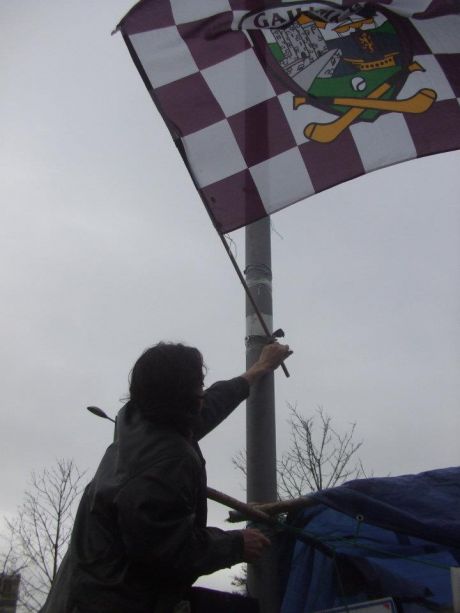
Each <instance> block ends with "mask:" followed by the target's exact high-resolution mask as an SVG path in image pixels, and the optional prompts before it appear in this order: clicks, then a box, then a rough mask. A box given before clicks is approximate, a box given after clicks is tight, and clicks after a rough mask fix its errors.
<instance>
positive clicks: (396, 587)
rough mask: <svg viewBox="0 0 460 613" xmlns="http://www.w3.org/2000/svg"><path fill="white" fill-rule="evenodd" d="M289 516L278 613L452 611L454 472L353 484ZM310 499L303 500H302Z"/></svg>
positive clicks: (459, 541)
mask: <svg viewBox="0 0 460 613" xmlns="http://www.w3.org/2000/svg"><path fill="white" fill-rule="evenodd" d="M313 498H314V499H315V501H316V502H317V504H315V505H314V506H311V507H309V508H306V509H302V510H301V511H300V512H297V514H296V515H295V516H294V517H290V518H289V523H290V526H291V528H292V527H293V528H296V529H297V530H298V533H299V536H300V531H301V533H302V534H301V536H300V538H292V540H291V542H290V543H289V545H288V544H287V542H286V539H283V540H284V541H285V542H284V546H283V547H282V550H283V549H284V551H282V554H281V567H282V568H283V569H284V574H285V578H284V581H283V582H284V586H283V593H284V595H283V601H282V606H281V613H313V612H315V611H324V610H328V609H332V608H335V607H345V609H344V610H347V607H350V606H352V605H353V604H354V603H359V602H363V601H369V600H373V599H380V598H385V597H391V598H393V600H394V603H395V605H396V608H397V610H398V611H401V612H402V613H415V612H418V611H420V612H421V611H431V610H445V609H449V608H450V607H452V589H451V581H450V568H451V567H455V566H460V468H447V469H441V470H433V471H429V472H424V473H421V474H418V475H405V476H401V477H388V478H373V479H359V480H355V481H350V482H349V483H346V484H344V485H342V486H340V487H336V488H332V489H329V490H324V491H322V492H318V493H316V494H315V495H314V496H313ZM309 499H310V500H311V496H309Z"/></svg>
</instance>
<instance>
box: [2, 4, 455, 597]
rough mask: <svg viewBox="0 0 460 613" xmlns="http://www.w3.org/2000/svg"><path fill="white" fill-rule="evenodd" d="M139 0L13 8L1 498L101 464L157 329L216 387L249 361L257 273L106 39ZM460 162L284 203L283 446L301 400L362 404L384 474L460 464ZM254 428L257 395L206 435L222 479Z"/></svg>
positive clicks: (5, 78) (7, 10) (341, 420)
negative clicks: (40, 473)
mask: <svg viewBox="0 0 460 613" xmlns="http://www.w3.org/2000/svg"><path fill="white" fill-rule="evenodd" d="M131 5H132V2H131V0H111V1H110V2H104V3H102V2H98V3H95V2H91V1H90V0H79V2H71V1H70V0H59V1H58V0H41V1H40V2H37V1H36V0H20V1H16V2H10V3H7V2H5V1H3V2H2V3H1V4H0V47H1V53H0V75H1V92H2V93H1V95H0V116H1V118H2V128H1V139H0V173H1V181H0V190H1V208H0V237H1V240H0V253H1V262H2V274H1V283H0V292H1V295H0V309H1V314H2V316H1V320H0V325H1V328H2V330H1V332H2V334H1V338H2V342H1V344H0V368H1V372H2V398H1V403H2V436H1V439H2V445H1V490H2V496H1V498H0V515H3V514H5V513H7V514H9V513H13V512H14V510H15V508H16V505H17V504H19V503H20V501H21V495H22V492H23V490H24V487H25V486H26V483H27V479H28V475H29V473H30V471H31V470H33V469H35V470H40V469H41V468H42V467H44V466H46V465H50V464H52V463H53V462H54V460H55V458H58V457H72V458H74V459H75V461H76V462H77V464H78V465H79V466H80V467H81V468H82V469H83V468H87V469H88V470H89V475H91V473H92V472H93V471H94V470H95V468H96V466H97V463H98V461H99V459H100V457H101V455H102V453H103V451H104V449H105V447H106V445H107V444H108V443H109V442H110V439H111V435H112V433H111V428H110V424H109V423H108V422H105V421H103V420H98V419H96V418H94V417H92V416H90V415H89V414H88V413H87V412H86V411H85V410H84V408H85V407H86V406H87V405H89V404H97V405H99V406H101V407H103V408H105V409H106V410H107V411H108V412H109V413H111V414H114V413H115V412H116V411H117V410H118V409H119V408H120V406H121V402H122V401H121V399H122V397H123V396H124V395H125V394H126V392H127V380H128V373H129V370H130V368H131V366H132V364H133V362H134V360H135V359H136V358H137V356H138V355H139V353H140V352H141V351H142V350H143V349H144V348H145V347H147V346H149V345H151V344H153V343H155V342H157V341H158V340H161V339H167V340H183V341H185V342H188V343H190V344H193V345H197V346H198V347H199V348H200V349H201V350H202V351H203V353H204V356H205V359H206V362H207V364H208V367H209V371H208V376H207V379H208V383H211V382H212V381H213V380H216V379H217V378H222V377H229V376H233V375H235V374H239V373H240V372H242V371H243V368H244V359H245V358H244V343H243V339H244V334H245V330H244V326H245V321H244V295H243V291H242V289H241V288H240V286H239V282H238V280H237V278H236V275H235V274H234V272H233V270H232V268H231V265H230V263H229V262H228V259H227V256H226V255H225V253H224V250H223V248H222V246H221V244H220V241H219V239H218V237H217V236H216V234H215V232H214V230H213V228H212V225H211V223H210V221H209V219H208V217H207V214H206V211H205V210H204V207H203V206H202V205H201V202H200V199H199V197H198V195H197V194H196V193H195V190H194V187H193V185H192V182H191V180H190V178H189V176H188V173H187V171H186V169H185V167H184V166H183V164H182V162H181V160H180V158H179V155H178V153H177V151H176V148H175V146H174V145H173V143H172V141H171V139H170V137H169V133H168V132H167V130H166V128H165V127H164V125H163V124H162V121H161V119H160V117H159V115H158V113H157V111H156V109H155V107H154V106H153V104H152V102H151V100H150V98H149V95H148V94H147V91H146V90H145V87H144V84H143V83H142V81H141V79H140V77H139V76H138V74H137V71H136V69H135V67H134V65H133V63H132V61H131V59H130V57H129V54H128V52H127V50H126V48H125V45H124V43H123V40H122V38H121V36H120V35H115V36H112V37H111V36H110V32H111V30H112V29H113V27H114V26H115V25H116V24H117V22H118V21H119V19H120V18H121V17H122V16H123V15H124V13H125V12H126V11H127V10H128V9H129V8H130V6H131ZM459 162H460V155H459V153H458V152H454V153H449V154H442V155H438V156H432V157H429V158H425V159H423V160H417V161H414V162H408V163H405V164H401V165H398V166H395V167H392V168H388V169H385V170H382V171H378V172H375V173H373V174H371V175H368V176H366V177H363V178H360V179H358V180H355V181H352V182H348V183H346V184H343V185H341V186H338V187H336V188H333V189H331V190H329V191H327V192H324V193H323V194H319V195H316V196H314V197H312V198H310V199H309V200H306V201H304V202H301V203H298V204H296V205H294V206H292V207H290V208H288V209H286V210H284V211H282V212H280V213H278V214H276V215H275V216H273V218H272V221H273V227H274V232H273V237H272V240H273V273H274V312H275V320H274V323H275V326H276V327H280V326H281V327H283V328H284V329H285V331H286V333H287V342H289V343H290V344H291V345H292V347H293V349H294V350H295V354H294V355H293V356H292V358H291V359H290V365H289V368H290V371H291V378H290V379H289V380H287V379H285V378H284V376H283V375H282V373H279V374H277V375H276V380H277V416H278V417H277V419H278V448H279V449H280V450H282V449H283V447H285V446H286V443H287V437H288V431H287V427H286V423H285V420H286V416H287V411H286V403H287V402H290V403H296V402H297V403H298V407H299V408H300V409H301V410H302V411H304V412H305V413H307V414H311V413H312V412H313V411H314V410H315V408H316V407H317V406H318V405H322V406H323V407H324V409H325V410H326V411H327V412H328V413H329V414H330V415H331V416H332V417H333V418H334V421H335V424H336V426H337V427H338V428H344V427H347V425H348V424H349V423H350V422H354V421H356V422H357V437H358V438H362V439H363V440H364V446H363V448H362V453H361V457H362V460H363V463H364V465H365V466H366V467H367V468H368V469H373V470H374V472H375V474H376V475H377V476H378V475H386V474H389V473H391V474H393V475H395V474H402V473H407V472H419V471H422V470H427V469H432V468H439V467H444V466H452V465H457V464H458V463H459V457H460V448H459V444H458V433H459V430H460V411H459V399H460V377H459V370H460V329H459V312H460V309H459V307H460V282H459V279H460V275H459V272H460V241H459V238H460V203H459V196H458V194H459V193H460V173H459V169H460V164H459ZM243 236H244V233H243V232H242V231H238V232H235V233H233V234H232V238H233V239H234V240H235V242H236V247H237V256H238V260H239V262H240V264H241V266H242V267H243V266H244V252H243V241H242V239H243ZM243 446H244V407H241V408H240V409H239V412H238V413H236V414H235V415H233V416H232V417H231V418H230V419H229V420H228V422H226V424H225V425H224V426H223V427H221V429H220V431H216V432H215V433H213V434H212V435H210V436H209V437H208V439H207V440H205V441H204V444H203V451H204V453H205V456H206V458H207V460H208V477H209V484H210V485H211V486H214V487H217V488H219V489H222V490H225V491H226V492H227V493H230V494H233V495H235V496H238V497H240V498H243V497H244V493H243V492H242V490H241V487H240V483H241V480H242V479H241V476H240V475H238V474H237V473H236V472H235V470H234V469H233V467H232V465H231V456H232V455H234V454H235V453H236V452H237V451H238V450H239V449H241V448H242V447H243ZM225 516H226V511H225V510H224V509H222V508H219V507H217V506H213V507H212V509H211V518H212V520H213V521H214V522H222V521H223V519H224V518H225ZM213 581H214V583H213ZM216 581H217V580H213V579H209V580H208V584H209V585H215V584H219V582H218V581H217V583H216Z"/></svg>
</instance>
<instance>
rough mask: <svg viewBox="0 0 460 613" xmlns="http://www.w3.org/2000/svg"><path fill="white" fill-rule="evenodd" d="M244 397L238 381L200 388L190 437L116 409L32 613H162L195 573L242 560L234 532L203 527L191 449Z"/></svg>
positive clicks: (202, 487)
mask: <svg viewBox="0 0 460 613" xmlns="http://www.w3.org/2000/svg"><path fill="white" fill-rule="evenodd" d="M248 393H249V386H248V383H247V381H246V380H245V379H243V378H241V377H237V378H235V379H231V380H230V381H222V382H219V383H216V384H214V385H213V386H212V387H210V388H209V389H208V390H207V392H206V394H205V401H204V406H203V410H202V419H201V422H200V424H199V426H198V427H197V428H196V430H195V438H194V439H191V438H190V437H187V436H184V435H183V434H181V433H180V432H178V431H177V430H175V429H173V428H172V427H169V426H164V425H162V426H158V425H155V424H153V423H150V422H147V421H145V420H144V419H143V418H142V417H141V416H140V414H139V413H138V412H137V411H128V410H127V408H126V407H123V409H121V411H120V413H119V414H118V418H117V438H116V440H115V442H114V443H113V444H112V445H110V447H109V448H108V449H107V451H106V453H105V455H104V457H103V459H102V461H101V463H100V465H99V468H98V470H97V472H96V475H95V476H94V479H93V480H92V481H91V483H90V484H89V485H88V486H87V488H86V489H85V492H84V494H83V497H82V499H81V502H80V505H79V508H78V512H77V515H76V519H75V525H74V529H73V532H72V539H71V543H70V547H69V550H68V552H67V554H66V556H65V558H64V560H63V561H62V564H61V567H60V569H59V572H58V575H57V577H56V579H55V581H54V583H53V587H52V589H51V592H50V594H49V596H48V600H47V601H46V603H45V605H44V607H43V608H42V610H41V613H153V612H154V611H160V610H161V611H162V612H163V611H170V610H171V609H172V606H173V605H172V604H168V603H171V602H173V601H174V600H175V599H177V598H178V597H179V596H180V594H181V593H182V592H183V591H184V590H185V589H186V588H187V587H188V586H190V585H191V584H192V583H193V582H194V581H195V580H196V579H197V578H198V577H199V576H200V575H204V574H208V573H212V572H214V571H215V570H218V569H220V568H224V567H229V566H232V565H233V564H236V563H238V562H241V561H242V554H243V538H242V534H241V531H228V532H225V531H223V530H220V529H218V528H208V527H206V519H207V500H206V470H205V461H204V459H203V456H202V455H201V451H200V448H199V446H198V443H197V442H196V441H197V440H199V439H200V438H202V437H203V436H205V435H206V434H207V433H208V432H210V431H211V430H212V429H213V428H215V427H216V426H217V425H218V424H219V423H220V422H221V421H222V420H223V419H225V418H226V417H227V416H228V415H229V414H230V413H231V412H232V411H233V409H234V408H235V407H236V406H237V405H238V404H239V403H240V402H241V401H242V400H244V398H246V397H247V396H248ZM128 413H129V418H128Z"/></svg>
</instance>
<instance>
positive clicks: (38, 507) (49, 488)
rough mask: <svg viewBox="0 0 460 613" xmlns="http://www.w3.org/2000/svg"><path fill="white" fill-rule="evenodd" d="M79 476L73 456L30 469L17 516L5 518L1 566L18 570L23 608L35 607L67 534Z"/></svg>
mask: <svg viewBox="0 0 460 613" xmlns="http://www.w3.org/2000/svg"><path fill="white" fill-rule="evenodd" d="M83 476H84V473H82V472H80V471H79V469H78V468H77V466H76V465H75V463H74V461H73V460H58V461H57V462H56V465H55V466H53V467H52V468H49V469H44V470H43V471H42V472H40V473H38V474H37V473H32V475H31V481H30V486H29V488H28V489H27V490H26V492H25V494H24V501H23V503H22V505H21V506H20V507H19V509H18V513H17V516H16V517H15V518H14V519H13V520H7V521H6V525H7V527H8V529H9V533H10V534H9V553H8V554H6V555H3V560H4V563H3V566H4V568H5V570H8V572H10V573H12V572H13V573H17V572H19V571H21V591H20V597H19V598H20V605H21V608H22V610H23V611H27V612H31V613H34V612H36V611H38V610H39V609H40V608H41V606H42V604H43V601H44V600H45V598H46V595H47V594H48V592H49V589H50V587H51V584H52V582H53V580H54V578H55V576H56V573H57V570H58V568H59V564H60V562H61V559H62V557H63V555H64V553H65V550H66V548H67V545H68V543H69V540H70V534H71V530H72V524H73V516H74V510H75V503H76V499H77V497H78V496H79V494H80V493H81V490H82V479H83Z"/></svg>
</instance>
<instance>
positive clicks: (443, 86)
mask: <svg viewBox="0 0 460 613" xmlns="http://www.w3.org/2000/svg"><path fill="white" fill-rule="evenodd" d="M459 6H460V5H459V3H458V2H457V1H455V2H454V1H453V0H398V1H397V2H396V3H393V2H392V0H381V2H380V3H377V2H358V3H357V2H353V1H352V0H337V1H335V2H334V1H332V0H330V1H327V0H323V1H316V0H312V1H306V0H304V1H302V2H282V1H278V2H273V1H270V2H269V1H268V0H193V2H190V1H187V0H141V2H138V3H137V4H136V5H135V6H134V7H133V8H132V9H131V11H130V12H129V13H128V14H127V15H126V16H125V18H124V19H123V20H122V21H121V23H120V24H119V26H118V29H119V30H121V32H122V34H123V37H124V39H125V41H126V43H127V45H128V48H129V50H130V53H131V55H132V57H133V59H134V61H135V63H136V66H137V68H138V69H139V72H140V74H141V76H142V78H143V80H144V82H145V84H146V86H147V88H148V90H149V92H150V94H151V96H152V98H153V100H154V102H155V104H156V105H157V107H158V109H159V111H160V113H161V115H162V117H163V119H164V120H165V122H166V124H167V125H168V127H169V129H170V131H171V134H172V136H173V138H174V140H175V142H176V144H177V146H178V148H179V150H180V152H181V154H182V156H183V159H184V161H185V163H186V165H187V168H188V169H189V171H190V174H191V176H192V178H193V181H194V183H195V186H196V187H197V189H198V192H199V194H200V196H201V198H202V200H203V202H204V204H205V205H206V208H207V210H208V212H209V214H210V216H211V218H212V220H213V222H214V225H215V227H216V228H217V230H218V231H219V232H220V233H225V232H229V231H232V230H234V229H236V228H239V227H242V226H244V225H246V224H249V223H251V222H253V221H256V220H257V219H260V218H261V217H263V216H266V215H270V214H272V213H274V212H276V211H279V210H281V209H283V208H285V207H287V206H289V205H290V204H293V203H295V202H298V201H300V200H303V199H305V198H307V197H309V196H311V195H313V194H315V193H318V192H320V191H323V190H325V189H328V188H329V187H332V186H334V185H337V184H339V183H341V182H343V181H347V180H350V179H353V178H355V177H358V176H360V175H362V174H364V173H367V172H371V171H373V170H376V169H378V168H382V167H385V166H389V165H391V164H396V163H399V162H403V161H405V160H409V159H413V158H417V157H421V156H425V155H430V154H434V153H439V152H444V151H452V150H454V149H458V148H460V79H459V74H460V37H459V35H458V33H459V31H460V8H459ZM392 8H394V11H393V10H392Z"/></svg>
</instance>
